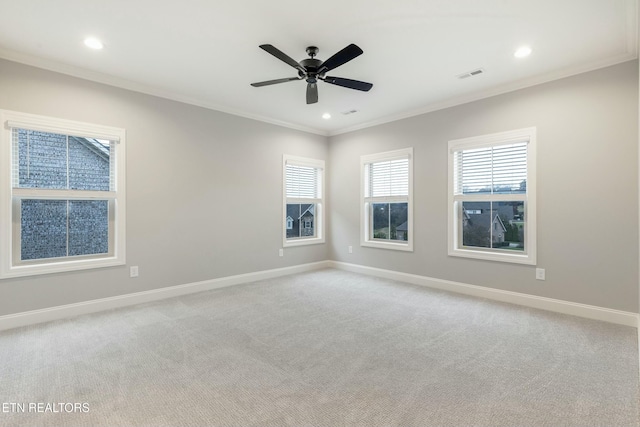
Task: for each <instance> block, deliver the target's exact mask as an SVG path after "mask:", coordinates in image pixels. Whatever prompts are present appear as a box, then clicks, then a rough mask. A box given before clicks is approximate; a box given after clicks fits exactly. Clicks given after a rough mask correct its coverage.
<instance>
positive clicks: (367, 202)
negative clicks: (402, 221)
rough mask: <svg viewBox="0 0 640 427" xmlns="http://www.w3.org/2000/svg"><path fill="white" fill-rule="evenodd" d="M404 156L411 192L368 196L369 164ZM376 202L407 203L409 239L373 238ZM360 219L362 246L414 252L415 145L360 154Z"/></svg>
mask: <svg viewBox="0 0 640 427" xmlns="http://www.w3.org/2000/svg"><path fill="white" fill-rule="evenodd" d="M404 158H407V159H408V161H409V162H408V164H409V176H408V178H409V194H408V195H407V196H391V197H368V196H366V194H365V191H366V190H365V188H366V185H367V176H366V175H367V167H368V165H369V164H372V163H377V162H384V161H390V160H397V159H404ZM374 203H407V241H394V240H390V241H384V240H380V239H374V238H373V236H372V233H373V230H372V226H373V225H372V223H371V205H372V204H374ZM360 221H361V226H360V246H368V247H371V248H379V249H392V250H398V251H409V252H413V147H409V148H404V149H400V150H393V151H386V152H383V153H375V154H367V155H363V156H360Z"/></svg>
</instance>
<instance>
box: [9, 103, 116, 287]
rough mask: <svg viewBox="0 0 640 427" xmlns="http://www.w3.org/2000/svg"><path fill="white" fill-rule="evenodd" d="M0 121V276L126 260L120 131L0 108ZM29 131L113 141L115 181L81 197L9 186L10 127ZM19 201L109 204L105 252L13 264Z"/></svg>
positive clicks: (114, 263) (106, 264)
mask: <svg viewBox="0 0 640 427" xmlns="http://www.w3.org/2000/svg"><path fill="white" fill-rule="evenodd" d="M0 123H2V130H1V131H0V132H1V139H0V141H1V144H2V145H1V146H0V188H1V194H2V195H1V196H0V222H1V225H0V232H1V233H2V235H3V236H7V238H3V239H1V240H0V278H11V277H21V276H31V275H37V274H50V273H60V272H65V271H75V270H84V269H91V268H99V267H111V266H116V265H124V264H125V263H126V258H125V230H126V224H125V221H126V218H125V212H126V210H125V201H126V194H125V188H126V186H125V171H126V165H125V136H126V132H125V130H124V129H120V128H114V127H109V126H102V125H95V124H90V123H83V122H77V121H72V120H65V119H58V118H53V117H46V116H39V115H34V114H27V113H21V112H15V111H8V110H0ZM13 128H20V129H29V130H36V131H42V132H51V133H58V134H63V135H72V136H80V137H91V138H97V139H106V140H110V141H115V142H116V144H115V145H116V149H115V154H114V155H112V159H114V160H115V170H114V172H113V177H114V179H115V182H114V183H113V188H112V190H111V191H84V192H83V193H84V194H83V195H82V197H79V196H78V191H76V190H57V193H58V194H53V193H54V192H51V191H48V194H47V195H46V196H44V193H45V192H44V191H42V192H40V191H39V190H38V189H26V188H13V184H12V172H13V170H12V168H13V165H12V150H13V147H12V145H13V144H12V136H11V134H12V129H13ZM20 198H33V199H39V198H46V199H50V200H109V201H110V204H111V205H112V206H113V207H114V208H113V209H110V212H109V234H110V238H109V253H108V254H106V255H105V254H96V255H95V256H94V255H84V256H78V257H61V258H47V259H44V260H33V261H28V262H24V261H23V262H18V261H16V260H15V253H14V249H13V248H14V247H15V245H20V244H21V243H20V236H19V233H20V224H17V222H16V221H18V220H19V213H18V214H16V213H14V212H13V210H14V208H13V205H14V200H19V199H20Z"/></svg>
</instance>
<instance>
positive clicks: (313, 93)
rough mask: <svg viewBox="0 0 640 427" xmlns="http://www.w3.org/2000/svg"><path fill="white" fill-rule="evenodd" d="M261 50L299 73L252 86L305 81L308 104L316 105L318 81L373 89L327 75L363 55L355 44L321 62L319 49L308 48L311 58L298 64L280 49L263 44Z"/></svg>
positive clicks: (364, 89) (361, 83)
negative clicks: (296, 75) (318, 57)
mask: <svg viewBox="0 0 640 427" xmlns="http://www.w3.org/2000/svg"><path fill="white" fill-rule="evenodd" d="M259 47H260V49H262V50H264V51H265V52H267V53H269V54H271V55H273V56H275V57H276V58H278V59H279V60H281V61H282V62H284V63H286V64H288V65H289V66H291V67H293V68H295V69H296V70H297V71H298V77H285V78H283V79H275V80H267V81H264V82H257V83H251V86H254V87H261V86H268V85H273V84H278V83H286V82H291V81H295V80H303V79H304V80H305V81H306V82H307V104H315V103H316V102H318V87H317V83H318V80H322V81H324V82H326V83H329V84H333V85H336V86H342V87H346V88H349V89H355V90H361V91H364V92H367V91H369V89H371V88H372V87H373V85H372V84H371V83H367V82H361V81H358V80H352V79H345V78H343V77H327V76H325V74H326V73H327V72H328V71H331V70H333V69H334V68H337V67H339V66H341V65H342V64H345V63H347V62H349V61H351V60H352V59H354V58H355V57H357V56H359V55H361V54H362V53H363V52H362V49H360V48H359V47H358V46H356V45H355V44H353V43H352V44H350V45H348V46H347V47H345V48H344V49H342V50H340V51H339V52H337V53H335V54H334V55H333V56H331V57H330V58H329V59H327V60H326V61H321V60H319V59H316V58H315V56H316V55H317V54H318V51H319V49H318V48H317V47H316V46H309V47H307V49H306V51H307V54H308V55H309V58H306V59H303V60H302V61H300V62H297V61H296V60H295V59H293V58H291V57H290V56H289V55H287V54H286V53H284V52H282V51H281V50H280V49H278V48H276V47H275V46H273V45H270V44H262V45H260V46H259Z"/></svg>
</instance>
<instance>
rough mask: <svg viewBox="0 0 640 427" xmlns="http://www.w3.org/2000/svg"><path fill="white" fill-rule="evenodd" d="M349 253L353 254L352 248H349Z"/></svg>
mask: <svg viewBox="0 0 640 427" xmlns="http://www.w3.org/2000/svg"><path fill="white" fill-rule="evenodd" d="M349 253H350V254H352V253H353V246H349Z"/></svg>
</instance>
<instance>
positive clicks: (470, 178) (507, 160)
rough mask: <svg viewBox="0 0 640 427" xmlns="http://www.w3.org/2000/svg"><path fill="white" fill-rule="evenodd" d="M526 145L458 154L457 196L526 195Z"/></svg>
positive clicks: (456, 167) (462, 151) (503, 146)
mask: <svg viewBox="0 0 640 427" xmlns="http://www.w3.org/2000/svg"><path fill="white" fill-rule="evenodd" d="M527 145H528V144H527V142H518V143H512V144H506V145H497V146H492V147H484V148H473V149H468V150H460V151H456V152H455V154H454V172H455V190H454V191H455V194H471V193H477V194H495V193H500V194H513V193H524V192H525V191H526V180H527Z"/></svg>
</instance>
